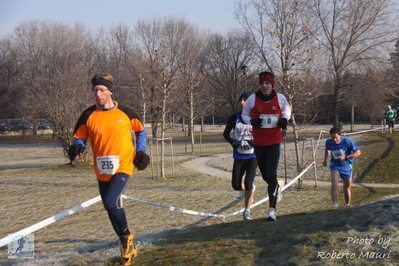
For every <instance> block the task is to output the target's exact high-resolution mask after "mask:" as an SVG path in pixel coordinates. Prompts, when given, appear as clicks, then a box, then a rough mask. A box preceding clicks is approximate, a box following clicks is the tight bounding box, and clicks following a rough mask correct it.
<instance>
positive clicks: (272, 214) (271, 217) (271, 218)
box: [266, 207, 277, 222]
mask: <svg viewBox="0 0 399 266" xmlns="http://www.w3.org/2000/svg"><path fill="white" fill-rule="evenodd" d="M276 219H277V217H276V209H275V208H273V207H270V208H269V213H268V214H267V218H266V221H271V222H274V221H276Z"/></svg>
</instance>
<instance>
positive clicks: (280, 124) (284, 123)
mask: <svg viewBox="0 0 399 266" xmlns="http://www.w3.org/2000/svg"><path fill="white" fill-rule="evenodd" d="M287 123H288V121H287V118H281V119H280V120H279V121H278V122H277V126H278V127H281V128H282V129H287Z"/></svg>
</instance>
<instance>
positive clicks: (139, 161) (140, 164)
mask: <svg viewBox="0 0 399 266" xmlns="http://www.w3.org/2000/svg"><path fill="white" fill-rule="evenodd" d="M149 163H150V156H148V155H147V154H146V153H145V152H142V151H138V152H136V156H134V159H133V164H134V166H136V167H137V169H139V170H144V169H146V168H147V166H148V164H149Z"/></svg>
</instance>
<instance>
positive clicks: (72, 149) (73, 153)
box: [68, 144, 78, 162]
mask: <svg viewBox="0 0 399 266" xmlns="http://www.w3.org/2000/svg"><path fill="white" fill-rule="evenodd" d="M77 156H78V154H77V153H76V150H75V146H74V145H73V144H72V145H71V146H69V148H68V158H69V160H70V161H71V162H73V161H75V159H76V157H77Z"/></svg>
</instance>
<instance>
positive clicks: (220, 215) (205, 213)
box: [122, 195, 224, 218]
mask: <svg viewBox="0 0 399 266" xmlns="http://www.w3.org/2000/svg"><path fill="white" fill-rule="evenodd" d="M122 198H125V199H130V200H134V201H138V202H141V203H145V204H149V205H152V206H156V207H160V208H164V209H167V210H169V211H175V212H180V213H186V214H192V215H198V216H207V217H219V218H223V217H224V215H222V214H216V213H208V212H197V211H191V210H185V209H182V208H177V207H172V206H167V205H162V204H159V203H154V202H150V201H146V200H142V199H138V198H133V197H129V196H126V195H122Z"/></svg>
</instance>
